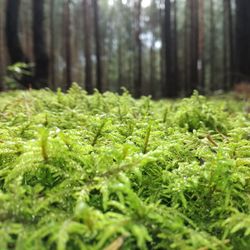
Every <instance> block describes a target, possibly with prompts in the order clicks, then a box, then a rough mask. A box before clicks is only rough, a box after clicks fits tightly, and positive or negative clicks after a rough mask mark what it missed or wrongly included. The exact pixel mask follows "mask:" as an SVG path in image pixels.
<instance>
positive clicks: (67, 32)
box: [64, 0, 72, 90]
mask: <svg viewBox="0 0 250 250" xmlns="http://www.w3.org/2000/svg"><path fill="white" fill-rule="evenodd" d="M70 2H71V1H70V0H66V1H65V3H64V42H65V44H64V47H65V62H66V68H65V73H66V85H65V87H66V90H67V89H69V88H70V87H71V85H72V69H71V14H70Z"/></svg>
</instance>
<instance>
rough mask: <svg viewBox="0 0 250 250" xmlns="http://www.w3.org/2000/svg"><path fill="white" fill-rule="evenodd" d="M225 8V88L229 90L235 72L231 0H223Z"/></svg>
mask: <svg viewBox="0 0 250 250" xmlns="http://www.w3.org/2000/svg"><path fill="white" fill-rule="evenodd" d="M223 9H224V18H223V19H224V27H223V28H224V41H223V42H224V45H223V66H224V74H223V75H224V77H223V85H224V86H223V89H224V90H229V89H230V88H231V86H232V72H233V60H232V58H233V46H232V42H233V34H232V29H233V27H232V13H231V0H224V1H223Z"/></svg>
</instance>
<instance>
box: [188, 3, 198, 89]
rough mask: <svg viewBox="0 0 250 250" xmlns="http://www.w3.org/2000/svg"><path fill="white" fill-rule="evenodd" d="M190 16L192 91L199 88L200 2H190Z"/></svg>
mask: <svg viewBox="0 0 250 250" xmlns="http://www.w3.org/2000/svg"><path fill="white" fill-rule="evenodd" d="M190 12H191V13H190V16H191V20H190V21H191V34H190V55H191V58H190V59H191V63H190V72H191V75H190V77H191V80H190V84H191V91H193V90H195V89H197V88H198V82H199V79H198V71H197V68H198V67H197V66H198V60H199V57H198V50H199V48H198V46H199V44H198V36H199V35H198V23H199V22H198V0H190Z"/></svg>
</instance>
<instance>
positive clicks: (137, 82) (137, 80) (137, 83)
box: [134, 0, 142, 98]
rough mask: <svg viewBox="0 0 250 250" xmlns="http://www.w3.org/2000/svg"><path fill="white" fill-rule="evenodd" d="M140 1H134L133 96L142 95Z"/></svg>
mask: <svg viewBox="0 0 250 250" xmlns="http://www.w3.org/2000/svg"><path fill="white" fill-rule="evenodd" d="M141 2H142V0H136V1H135V11H136V13H135V57H136V60H135V61H136V65H135V76H134V88H135V97H136V98H139V97H140V96H141V95H142V42H141V38H140V35H141V24H140V22H141Z"/></svg>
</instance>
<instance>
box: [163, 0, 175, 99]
mask: <svg viewBox="0 0 250 250" xmlns="http://www.w3.org/2000/svg"><path fill="white" fill-rule="evenodd" d="M164 31H165V41H163V42H164V43H165V67H166V70H165V72H166V79H165V84H164V85H165V86H164V93H163V95H164V97H173V93H174V88H175V86H174V85H173V82H172V79H171V67H172V65H171V63H172V62H171V61H172V60H171V57H172V56H171V53H172V39H171V1H170V0H165V17H164Z"/></svg>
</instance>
